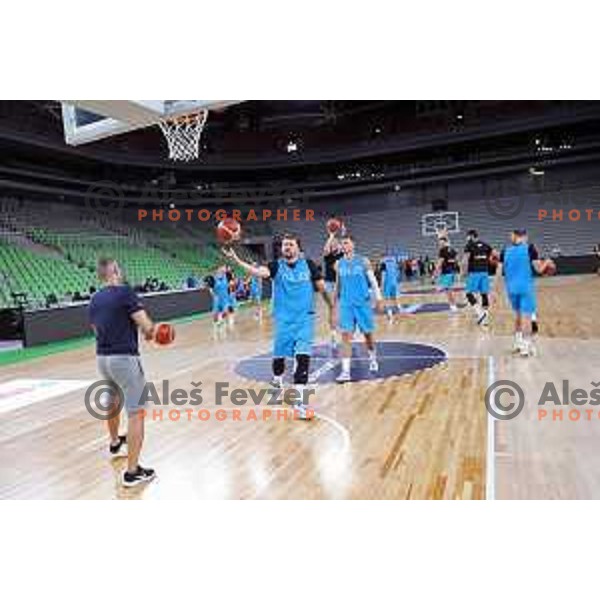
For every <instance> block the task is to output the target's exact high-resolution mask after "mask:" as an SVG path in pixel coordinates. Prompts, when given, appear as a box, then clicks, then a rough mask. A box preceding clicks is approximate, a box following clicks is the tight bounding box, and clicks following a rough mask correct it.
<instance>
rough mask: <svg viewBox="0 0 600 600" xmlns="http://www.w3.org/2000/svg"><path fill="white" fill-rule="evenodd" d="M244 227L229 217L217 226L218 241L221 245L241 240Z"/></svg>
mask: <svg viewBox="0 0 600 600" xmlns="http://www.w3.org/2000/svg"><path fill="white" fill-rule="evenodd" d="M241 234H242V226H241V225H240V224H239V222H238V221H236V220H235V219H232V218H231V217H227V219H223V220H222V221H220V222H219V224H218V225H217V240H218V241H219V243H220V244H231V242H235V241H237V240H239V239H240V236H241Z"/></svg>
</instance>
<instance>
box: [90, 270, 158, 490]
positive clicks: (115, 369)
mask: <svg viewBox="0 0 600 600" xmlns="http://www.w3.org/2000/svg"><path fill="white" fill-rule="evenodd" d="M97 272H98V278H99V279H100V281H102V282H103V283H104V287H103V288H102V289H101V290H100V291H98V292H96V293H95V294H94V295H93V296H92V299H91V301H90V305H89V319H90V322H91V324H92V327H93V329H94V332H95V334H96V356H97V363H98V372H99V373H100V376H101V377H102V379H106V380H107V381H110V382H111V384H112V385H113V386H114V387H115V389H118V390H119V391H120V393H121V394H122V396H123V402H124V404H125V408H126V410H127V414H128V421H129V424H128V432H127V436H124V435H119V411H117V410H115V413H114V414H113V416H112V417H111V418H110V419H108V421H107V423H108V431H109V434H110V445H109V450H110V453H111V454H112V455H113V456H119V455H120V452H121V451H122V450H123V448H122V447H123V445H125V444H127V448H128V452H127V470H126V471H125V472H124V473H123V476H122V483H123V485H124V486H126V487H132V486H135V485H138V484H140V483H143V482H144V481H150V480H151V479H154V477H155V473H154V470H153V469H145V468H143V467H141V466H140V464H139V456H140V451H141V449H142V444H143V441H144V411H143V410H142V409H143V405H142V398H143V397H144V389H145V386H146V379H145V376H144V370H143V368H142V362H141V360H140V353H139V347H138V329H139V330H141V332H142V333H143V335H144V336H145V338H146V339H147V340H151V339H152V338H153V337H154V323H153V322H152V321H151V320H150V318H149V317H148V315H147V313H146V311H145V310H144V307H143V305H142V303H141V301H140V299H139V298H138V297H137V295H136V294H135V292H134V291H133V290H132V289H131V287H129V285H127V284H125V283H123V276H122V273H121V269H120V268H119V265H118V264H117V262H116V261H115V260H113V259H111V258H104V259H100V260H99V261H98V267H97ZM116 400H117V399H116V397H113V398H112V403H113V406H115V402H116Z"/></svg>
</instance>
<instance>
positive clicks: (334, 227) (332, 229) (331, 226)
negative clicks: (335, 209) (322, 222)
mask: <svg viewBox="0 0 600 600" xmlns="http://www.w3.org/2000/svg"><path fill="white" fill-rule="evenodd" d="M341 228H342V222H341V221H340V220H339V219H336V218H332V219H329V221H327V231H328V232H329V233H337V232H338V231H339V230H340V229H341Z"/></svg>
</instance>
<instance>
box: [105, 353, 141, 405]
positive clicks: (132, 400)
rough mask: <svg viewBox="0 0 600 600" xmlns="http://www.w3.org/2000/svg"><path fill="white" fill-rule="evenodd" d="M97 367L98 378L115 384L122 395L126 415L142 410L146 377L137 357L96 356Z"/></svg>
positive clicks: (119, 355) (117, 355)
mask: <svg viewBox="0 0 600 600" xmlns="http://www.w3.org/2000/svg"><path fill="white" fill-rule="evenodd" d="M97 365H98V373H100V376H101V377H102V378H103V379H106V380H108V381H110V382H111V383H113V384H115V385H116V386H117V387H118V388H119V389H120V390H121V392H122V393H123V402H124V405H125V410H126V411H127V413H128V414H130V413H134V412H136V411H138V410H140V409H142V408H143V403H142V399H144V400H145V399H146V398H145V395H144V388H145V386H146V376H145V375H144V369H143V368H142V361H141V360H140V357H139V356H131V355H128V354H122V355H121V354H113V355H111V356H98V357H97Z"/></svg>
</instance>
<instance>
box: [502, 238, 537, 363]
mask: <svg viewBox="0 0 600 600" xmlns="http://www.w3.org/2000/svg"><path fill="white" fill-rule="evenodd" d="M511 242H512V243H511V245H510V246H508V247H506V248H504V250H502V253H501V255H500V265H499V267H498V271H497V275H496V286H498V285H499V283H498V282H499V281H500V279H501V276H502V274H504V282H505V286H506V294H507V296H508V299H509V301H510V304H511V307H512V309H513V312H514V314H515V328H514V335H515V337H514V345H513V352H515V353H519V354H520V355H521V356H524V357H527V356H530V355H531V354H532V353H533V346H532V343H531V331H532V317H533V315H534V314H535V312H536V297H535V283H534V279H533V277H534V272H537V273H541V272H542V270H543V265H542V262H541V261H540V257H539V254H538V251H537V249H536V247H535V246H534V245H533V244H530V243H529V241H528V238H527V231H525V230H524V229H515V230H514V231H513V232H512V234H511Z"/></svg>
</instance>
